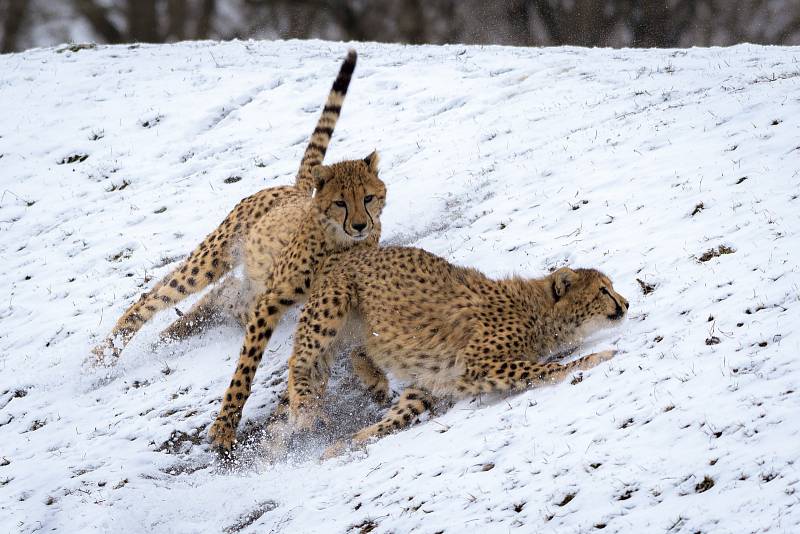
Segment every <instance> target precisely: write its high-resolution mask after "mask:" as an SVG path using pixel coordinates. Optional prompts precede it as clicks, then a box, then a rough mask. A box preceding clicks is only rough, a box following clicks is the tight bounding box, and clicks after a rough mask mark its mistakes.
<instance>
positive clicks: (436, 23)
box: [0, 0, 800, 52]
mask: <svg viewBox="0 0 800 534" xmlns="http://www.w3.org/2000/svg"><path fill="white" fill-rule="evenodd" d="M234 37H238V38H250V37H252V38H268V39H276V38H283V39H288V38H315V37H316V38H324V39H337V40H351V39H352V40H361V41H386V42H402V43H437V44H439V43H474V44H508V45H525V46H543V45H580V46H617V47H619V46H634V47H678V46H692V45H697V46H707V45H728V44H734V43H740V42H752V43H763V44H800V1H798V0H498V1H493V2H492V1H481V0H59V1H57V2H55V1H51V0H0V51H2V52H11V51H15V50H24V49H26V48H29V47H32V46H47V45H53V44H57V43H62V42H70V41H71V42H84V41H94V42H99V43H126V42H173V41H180V40H185V39H229V38H234Z"/></svg>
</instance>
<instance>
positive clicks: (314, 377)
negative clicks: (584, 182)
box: [245, 247, 628, 455]
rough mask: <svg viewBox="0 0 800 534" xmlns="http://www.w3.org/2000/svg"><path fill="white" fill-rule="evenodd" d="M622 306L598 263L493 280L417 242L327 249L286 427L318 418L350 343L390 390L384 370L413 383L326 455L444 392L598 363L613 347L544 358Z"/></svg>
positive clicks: (521, 384) (300, 347)
mask: <svg viewBox="0 0 800 534" xmlns="http://www.w3.org/2000/svg"><path fill="white" fill-rule="evenodd" d="M627 310H628V301H627V300H625V298H624V297H622V296H621V295H620V294H619V293H617V292H616V291H614V288H613V287H612V285H611V280H609V278H608V277H607V276H605V275H604V274H603V273H601V272H600V271H597V270H594V269H575V270H573V269H570V268H567V267H564V268H560V269H558V270H556V271H555V272H553V273H551V274H549V275H547V276H544V277H542V278H533V279H525V278H520V277H513V278H508V279H501V280H493V279H490V278H488V277H486V276H485V275H483V274H482V273H480V272H479V271H477V270H474V269H470V268H464V267H459V266H455V265H452V264H450V263H448V262H447V261H445V260H444V259H442V258H439V257H437V256H435V255H433V254H430V253H428V252H426V251H424V250H421V249H416V248H404V247H385V248H376V249H372V250H366V251H359V252H358V253H353V252H343V253H341V254H337V255H335V256H331V257H330V258H328V259H326V261H325V263H324V265H323V266H322V267H321V268H320V269H319V272H318V273H317V276H316V279H315V281H314V284H313V285H312V286H311V289H310V291H308V299H307V301H306V305H305V307H304V309H303V311H302V313H301V315H300V318H299V322H298V325H297V329H296V331H295V336H294V349H293V353H292V355H291V357H290V359H289V380H288V396H289V399H288V400H289V407H288V411H289V428H290V429H292V430H293V431H296V430H303V429H308V428H310V427H311V426H313V425H314V424H315V423H316V422H318V418H319V414H320V413H321V410H320V408H321V407H320V399H321V397H322V393H323V392H324V389H325V386H326V381H327V378H328V374H329V366H330V363H331V358H332V356H333V355H334V354H335V353H336V352H337V349H338V348H339V347H341V346H342V345H343V344H346V343H347V342H348V341H351V342H352V341H355V342H356V343H357V345H358V346H359V347H362V348H361V349H360V354H361V357H362V358H363V359H364V360H365V363H364V365H365V366H367V367H369V368H370V369H371V370H372V374H373V382H374V383H379V384H380V386H379V387H381V388H385V391H384V394H388V382H387V381H386V375H385V373H387V372H388V373H390V374H392V375H394V377H395V378H397V379H398V380H399V381H401V382H404V383H406V384H407V385H408V387H407V389H405V390H403V391H402V393H401V394H400V396H399V399H398V400H397V401H396V402H395V403H394V404H393V405H392V406H391V407H390V408H389V410H388V411H387V413H386V415H385V416H384V418H383V419H381V420H380V421H379V422H377V423H375V424H374V425H372V426H369V427H367V428H364V429H362V430H360V431H359V432H357V433H356V434H354V435H352V436H351V437H350V438H349V440H348V441H347V442H346V443H345V442H339V443H337V444H335V445H334V446H332V448H331V449H329V451H328V453H327V455H333V454H337V453H338V452H340V451H341V450H342V448H343V447H344V446H345V445H346V444H351V445H357V444H363V443H364V442H366V441H367V440H370V439H373V438H377V437H380V436H383V435H385V434H388V433H390V432H393V431H396V430H399V429H401V428H403V427H405V426H407V425H409V424H411V423H412V422H413V421H415V420H416V419H417V418H418V416H419V415H421V414H422V413H423V412H425V411H427V410H429V409H430V407H431V406H432V403H433V402H434V401H435V400H436V399H437V398H449V399H454V400H455V399H458V398H463V397H467V396H472V395H476V394H480V393H488V392H502V391H513V390H523V389H525V388H529V387H532V386H537V385H542V384H550V383H555V382H558V381H561V380H563V379H564V378H565V377H566V376H567V375H568V374H569V373H570V372H571V371H573V370H578V369H589V368H591V367H594V366H596V365H598V364H599V363H601V362H604V361H606V360H608V359H610V358H611V357H612V356H613V354H614V351H604V352H600V353H595V354H591V355H588V356H584V357H582V358H579V359H577V360H575V361H572V362H569V363H557V362H549V363H544V362H543V360H544V359H546V358H548V357H550V356H552V355H555V354H558V353H561V352H562V351H565V350H572V349H574V348H576V347H577V345H578V344H579V342H580V341H581V340H582V339H583V338H585V336H587V335H588V334H590V333H592V332H594V331H597V330H599V329H601V328H604V327H610V326H613V325H615V324H618V323H619V322H620V321H621V320H622V319H623V318H624V317H625V315H626V313H627ZM256 334H257V335H258V336H259V337H260V336H261V335H262V334H263V332H262V331H261V330H256V332H254V333H253V334H252V335H253V336H255V335H256ZM245 348H246V349H247V345H246V346H245ZM247 350H249V349H247Z"/></svg>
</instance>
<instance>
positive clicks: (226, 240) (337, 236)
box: [93, 50, 380, 363]
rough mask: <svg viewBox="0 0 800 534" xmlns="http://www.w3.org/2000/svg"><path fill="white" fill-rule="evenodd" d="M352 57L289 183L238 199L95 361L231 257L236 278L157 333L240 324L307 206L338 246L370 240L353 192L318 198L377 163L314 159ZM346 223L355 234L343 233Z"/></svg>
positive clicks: (174, 334)
mask: <svg viewBox="0 0 800 534" xmlns="http://www.w3.org/2000/svg"><path fill="white" fill-rule="evenodd" d="M356 59H357V55H356V52H355V50H350V51H349V52H348V54H347V57H346V58H345V59H344V61H343V62H342V65H341V67H340V70H339V73H338V75H337V77H336V79H335V81H334V83H333V86H332V88H331V90H330V92H329V94H328V97H327V100H326V102H325V106H324V107H323V109H322V113H321V115H320V117H319V120H318V122H317V125H316V128H315V129H314V132H313V134H312V135H311V139H310V140H309V143H308V146H307V147H306V150H305V153H304V155H303V159H302V161H301V163H300V168H299V170H298V172H297V176H296V179H295V184H294V185H293V186H282V187H270V188H266V189H263V190H261V191H259V192H258V193H255V194H254V195H251V196H249V197H247V198H245V199H243V200H242V201H240V202H239V203H238V204H237V205H236V207H234V209H233V210H232V211H231V212H230V213H229V214H228V216H227V217H225V219H224V220H223V221H222V223H221V224H220V225H219V226H218V227H217V228H216V229H215V230H214V231H213V232H211V233H210V234H209V235H208V236H207V237H206V238H205V239H204V240H203V242H202V243H200V245H199V246H198V247H197V248H195V249H194V251H193V252H192V253H191V254H190V255H189V256H188V258H187V259H186V260H185V261H183V262H182V263H181V265H179V266H178V267H177V268H176V269H175V270H174V271H172V272H171V273H169V274H168V275H166V276H165V277H164V278H163V279H162V280H161V281H160V282H158V283H157V284H156V285H155V286H154V287H153V288H152V289H151V290H150V291H148V292H146V293H145V294H143V295H142V296H141V297H140V298H139V300H138V301H137V302H135V303H134V304H133V305H131V306H130V307H129V308H128V309H127V310H126V311H125V313H124V314H123V315H122V316H121V317H120V319H119V320H118V321H117V323H116V325H115V326H114V328H113V329H112V331H111V333H110V335H109V336H108V337H107V338H106V339H105V340H104V342H103V343H101V344H100V345H98V346H97V347H96V348H95V349H94V350H93V353H94V355H95V357H96V360H97V361H98V362H104V363H115V362H116V361H117V360H118V358H119V356H120V354H121V352H122V350H123V349H124V347H125V346H126V345H127V344H128V342H129V341H130V340H131V339H132V338H133V336H134V335H135V334H136V333H137V332H138V331H139V329H140V328H141V327H142V326H143V325H144V324H145V323H146V322H147V321H148V320H150V318H152V317H153V316H154V315H155V314H156V313H157V312H159V311H161V310H163V309H165V308H168V307H172V306H174V305H175V304H177V303H179V302H180V301H182V300H183V299H185V298H186V297H188V296H189V295H191V294H194V293H197V292H199V291H202V290H203V289H204V288H206V287H207V286H208V285H210V284H213V283H215V282H217V281H219V280H220V279H221V278H222V277H223V276H225V275H226V274H229V273H230V272H231V271H232V270H233V269H234V268H235V267H236V266H237V265H238V264H239V263H244V267H245V269H244V271H245V276H244V280H243V281H240V280H239V279H238V278H236V277H235V276H228V277H227V278H226V279H225V280H224V281H223V282H222V283H220V284H218V285H217V287H215V288H213V289H212V290H211V291H210V292H209V293H208V294H207V295H205V296H204V297H203V298H202V299H201V300H200V301H198V302H197V303H196V304H195V305H194V306H193V307H192V308H191V309H190V310H189V311H188V312H187V313H186V314H184V315H183V316H182V317H180V318H179V319H178V320H177V321H176V322H175V323H173V324H172V325H171V326H170V327H169V328H167V329H166V330H165V331H164V332H162V334H161V338H162V339H167V338H181V337H185V336H188V335H190V334H191V333H192V332H194V331H197V329H198V327H200V326H203V325H206V324H209V323H211V322H212V321H214V320H215V319H216V320H219V319H223V318H226V317H231V318H233V319H235V320H236V321H237V322H239V323H240V324H245V323H246V317H247V312H248V311H249V308H250V307H251V306H252V303H253V302H254V301H255V298H256V297H257V295H258V294H260V293H263V292H264V291H265V290H266V286H267V285H268V284H269V282H270V275H271V273H272V266H273V264H274V263H275V262H276V261H278V258H279V257H280V256H281V254H282V252H283V250H284V249H285V248H286V247H288V246H289V245H290V241H291V239H292V238H293V236H294V234H295V232H296V230H297V229H299V228H300V226H301V224H302V222H303V221H304V218H305V217H308V216H309V214H308V212H309V210H311V211H313V213H314V217H315V222H314V224H317V222H318V220H319V221H324V224H326V225H327V226H326V230H327V231H329V232H330V235H329V236H327V237H328V238H329V239H330V240H331V241H332V242H335V243H336V244H337V246H340V248H346V247H347V246H350V245H352V244H355V243H359V242H363V243H364V244H372V245H374V244H377V242H378V239H379V238H380V223H379V221H377V217H375V222H374V223H372V221H371V224H370V225H369V226H367V224H365V223H363V219H365V218H366V215H364V210H363V209H362V207H361V204H360V200H359V201H358V202H359V205H358V206H355V207H353V208H351V210H350V211H349V212H348V206H349V204H347V203H348V202H349V203H352V202H356V201H357V200H356V199H353V198H348V199H346V200H343V199H340V198H339V197H337V198H336V201H337V202H344V203H345V205H344V206H343V207H342V206H339V205H338V204H337V205H335V206H334V207H328V206H322V203H323V202H324V201H326V200H327V199H328V198H330V197H333V196H336V193H337V192H343V191H339V190H340V189H341V188H342V187H345V186H347V185H350V177H351V176H352V177H353V180H354V184H355V183H361V182H363V177H362V176H361V175H363V174H365V173H369V172H371V171H370V169H373V170H374V169H375V168H377V161H378V159H377V155H376V154H374V153H373V154H372V155H370V156H368V157H367V158H366V159H365V160H364V161H362V160H357V161H345V162H342V163H338V164H335V165H334V166H332V167H326V168H321V167H320V165H321V164H322V161H323V159H324V157H325V152H326V151H327V148H328V145H329V143H330V140H331V137H332V135H333V130H334V128H335V126H336V123H337V121H338V119H339V115H340V113H341V108H342V104H343V102H344V98H345V96H346V94H347V89H348V87H349V84H350V79H351V77H352V74H353V71H354V69H355V66H356ZM332 169H336V172H337V177H338V178H337V179H338V181H337V182H336V183H333V182H332V183H331V184H330V185H329V186H328V187H327V188H326V191H325V193H324V194H322V195H321V196H320V195H318V198H316V199H314V200H312V199H311V196H312V194H313V190H314V188H315V187H316V188H317V189H318V190H321V189H322V184H323V183H324V182H325V177H326V176H327V175H328V174H329V173H332V172H333V171H332ZM353 187H357V186H356V185H353ZM325 210H328V211H325ZM348 213H349V214H350V216H349V217H348ZM320 214H321V215H320ZM373 215H374V213H373ZM344 222H346V223H347V224H351V225H353V229H352V230H350V229H348V230H345V229H343V228H340V227H339V226H341V224H342V223H344ZM312 226H313V225H312ZM315 228H316V227H315ZM348 231H354V232H355V234H354V235H353V236H350V235H349V234H347V232H348ZM294 246H297V244H295V245H294ZM302 246H303V247H304V246H305V245H302ZM240 258H243V260H244V261H243V262H242V261H241V259H240ZM303 270H305V268H304V269H303ZM284 275H285V274H284Z"/></svg>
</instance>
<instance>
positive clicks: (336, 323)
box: [288, 281, 354, 430]
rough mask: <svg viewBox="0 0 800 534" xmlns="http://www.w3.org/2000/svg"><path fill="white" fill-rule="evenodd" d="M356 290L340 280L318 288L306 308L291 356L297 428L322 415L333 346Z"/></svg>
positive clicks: (291, 401)
mask: <svg viewBox="0 0 800 534" xmlns="http://www.w3.org/2000/svg"><path fill="white" fill-rule="evenodd" d="M353 293H354V291H353V289H352V287H350V286H349V285H348V283H347V282H346V281H337V282H336V283H331V284H328V285H327V286H326V287H324V288H319V289H318V290H317V291H315V293H314V294H312V296H311V297H310V298H309V300H308V303H307V304H306V306H305V307H304V308H303V313H302V314H301V316H300V320H299V323H298V326H297V330H296V331H295V337H294V350H293V352H292V356H291V358H289V385H288V388H289V409H290V417H289V423H290V424H291V425H292V427H293V429H295V430H304V429H308V428H311V427H312V426H313V425H314V424H315V423H316V421H317V420H318V419H319V409H320V406H319V403H320V399H321V397H322V394H323V392H324V390H325V386H326V384H327V380H328V375H329V370H330V369H329V365H330V362H329V361H328V359H329V357H330V356H331V353H330V348H331V346H332V344H333V342H334V341H335V340H336V337H337V335H338V333H339V330H340V329H341V328H342V326H343V325H344V323H345V321H346V317H347V315H348V313H349V311H350V307H351V304H352V301H351V299H352V295H353Z"/></svg>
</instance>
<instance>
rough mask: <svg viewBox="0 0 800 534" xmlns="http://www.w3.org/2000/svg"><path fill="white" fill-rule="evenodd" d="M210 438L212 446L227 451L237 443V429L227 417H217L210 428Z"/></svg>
mask: <svg viewBox="0 0 800 534" xmlns="http://www.w3.org/2000/svg"><path fill="white" fill-rule="evenodd" d="M208 438H209V440H210V441H211V446H212V447H214V448H215V449H219V450H220V451H223V452H227V451H230V450H231V449H232V448H233V446H234V444H235V443H236V429H235V428H234V427H233V425H231V424H230V423H229V422H228V420H227V419H225V418H220V417H217V420H216V421H214V424H212V425H211V428H209V429H208Z"/></svg>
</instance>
